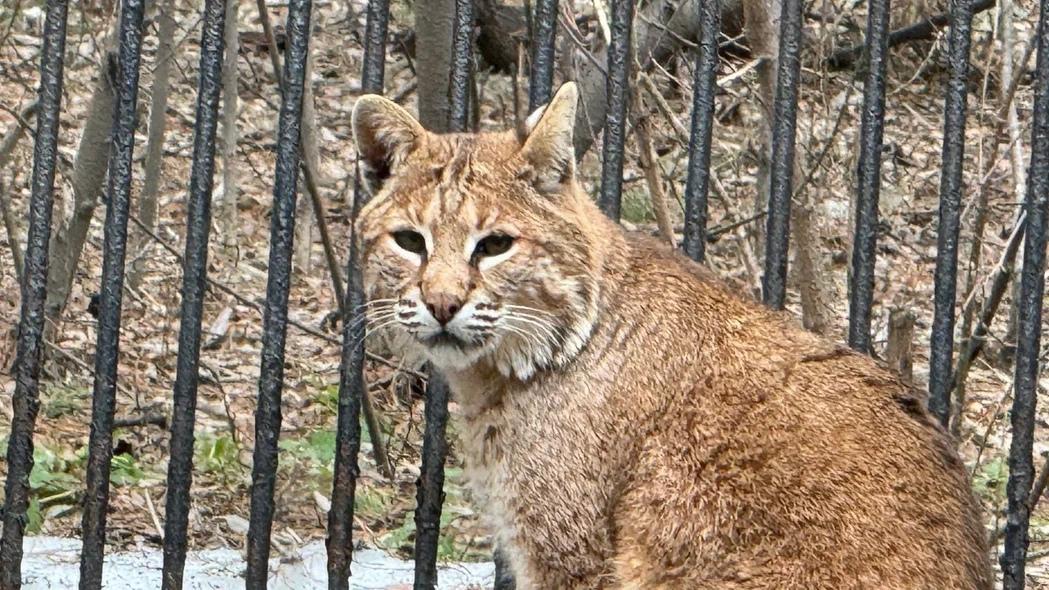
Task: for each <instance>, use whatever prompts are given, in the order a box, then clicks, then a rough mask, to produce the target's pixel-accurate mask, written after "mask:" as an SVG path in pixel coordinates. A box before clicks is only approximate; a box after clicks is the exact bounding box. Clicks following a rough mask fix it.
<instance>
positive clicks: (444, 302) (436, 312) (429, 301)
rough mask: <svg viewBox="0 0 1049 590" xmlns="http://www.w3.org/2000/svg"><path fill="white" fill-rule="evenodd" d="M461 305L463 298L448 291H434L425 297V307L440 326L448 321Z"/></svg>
mask: <svg viewBox="0 0 1049 590" xmlns="http://www.w3.org/2000/svg"><path fill="white" fill-rule="evenodd" d="M462 307H463V300H462V299H461V298H459V297H457V296H455V295H450V294H448V293H435V294H433V295H430V296H429V297H427V298H426V309H428V310H430V314H432V315H433V319H435V320H437V323H438V324H441V325H442V326H443V325H445V324H447V323H448V322H450V321H451V320H452V318H453V317H455V314H456V313H458V312H459V310H460V309H462Z"/></svg>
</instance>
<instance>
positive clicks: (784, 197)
mask: <svg viewBox="0 0 1049 590" xmlns="http://www.w3.org/2000/svg"><path fill="white" fill-rule="evenodd" d="M778 59H779V67H778V69H777V71H776V97H775V99H774V105H773V116H772V166H771V170H770V174H769V214H768V219H767V222H766V225H765V228H766V232H765V235H766V237H765V239H766V241H765V276H764V277H762V281H761V284H762V299H763V301H764V302H765V304H766V305H768V306H769V307H771V308H773V309H783V301H784V298H785V297H786V292H787V254H788V252H789V250H788V249H789V232H790V199H791V193H792V192H793V188H794V187H793V183H794V139H795V138H794V131H795V125H796V123H797V117H798V85H799V78H800V75H801V0H783V7H782V13H781V15H780V31H779V57H778Z"/></svg>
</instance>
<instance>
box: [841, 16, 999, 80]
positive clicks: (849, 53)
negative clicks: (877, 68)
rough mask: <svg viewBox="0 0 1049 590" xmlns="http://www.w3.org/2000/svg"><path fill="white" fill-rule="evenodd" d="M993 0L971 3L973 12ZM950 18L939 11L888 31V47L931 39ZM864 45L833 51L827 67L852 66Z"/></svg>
mask: <svg viewBox="0 0 1049 590" xmlns="http://www.w3.org/2000/svg"><path fill="white" fill-rule="evenodd" d="M995 2H996V0H978V1H977V2H976V3H975V4H973V8H972V10H973V14H974V15H975V14H979V13H981V12H983V11H985V10H988V9H990V8H992V7H993V6H994V5H995ZM950 20H951V15H950V13H947V12H941V13H939V14H934V15H932V16H929V17H926V18H925V19H923V20H921V21H918V22H916V23H914V24H912V25H908V26H906V27H903V28H900V29H896V30H895V31H892V32H891V33H889V47H890V48H892V47H896V46H897V45H902V44H904V43H909V42H911V41H927V40H929V39H933V38H935V37H936V33H937V32H938V31H939V30H940V29H942V28H943V27H945V26H947V23H949V22H950ZM864 47H866V46H865V45H864V44H863V43H860V44H857V45H853V46H852V47H846V48H844V49H839V50H838V51H835V52H834V53H833V54H831V56H830V57H828V58H827V61H826V64H827V67H828V68H830V69H831V70H843V69H845V68H849V67H852V66H853V65H854V64H855V63H856V62H857V61H860V57H862V56H863V49H864Z"/></svg>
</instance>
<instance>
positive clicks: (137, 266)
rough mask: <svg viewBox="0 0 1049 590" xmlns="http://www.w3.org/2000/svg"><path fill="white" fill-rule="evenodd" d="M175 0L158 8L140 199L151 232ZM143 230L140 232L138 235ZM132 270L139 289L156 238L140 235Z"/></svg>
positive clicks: (142, 218) (166, 0) (161, 157)
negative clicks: (144, 257) (145, 261)
mask: <svg viewBox="0 0 1049 590" xmlns="http://www.w3.org/2000/svg"><path fill="white" fill-rule="evenodd" d="M173 10H174V1H173V0H164V2H163V3H162V4H161V5H160V6H159V7H158V9H157V24H158V32H157V43H158V47H157V57H156V65H155V67H154V69H153V98H152V101H151V102H150V106H149V135H148V138H147V140H146V163H145V180H144V181H143V183H142V196H140V197H139V201H138V219H139V221H141V222H142V224H143V225H145V226H146V227H147V228H148V229H149V231H151V232H154V233H155V232H156V229H157V193H158V192H159V189H160V171H161V168H162V164H163V160H164V137H165V136H166V134H167V110H168V90H169V88H170V81H171V62H172V61H173V60H174V59H175V51H174V39H175V18H174V16H173V14H172V11H173ZM140 233H141V232H137V231H136V235H138V234H140ZM136 242H137V243H136V245H135V247H134V249H133V250H132V251H133V252H136V255H135V257H134V259H133V260H132V261H131V269H130V271H129V272H128V277H127V280H128V285H129V286H130V287H131V288H132V289H137V288H138V286H139V283H140V281H141V279H142V271H143V261H142V257H143V254H144V253H145V251H146V250H147V249H148V248H149V247H151V245H152V243H153V242H152V240H150V239H149V237H148V236H146V235H138V238H137V239H136Z"/></svg>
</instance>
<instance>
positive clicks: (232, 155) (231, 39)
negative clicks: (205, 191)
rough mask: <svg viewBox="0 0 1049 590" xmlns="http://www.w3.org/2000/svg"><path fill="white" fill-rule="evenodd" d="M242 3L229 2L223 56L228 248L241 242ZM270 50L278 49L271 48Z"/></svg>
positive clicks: (223, 229) (223, 205)
mask: <svg viewBox="0 0 1049 590" xmlns="http://www.w3.org/2000/svg"><path fill="white" fill-rule="evenodd" d="M238 8H239V2H237V0H228V2H227V3H226V23H225V29H224V31H223V36H224V37H225V40H226V41H225V42H226V53H225V55H224V56H223V59H222V196H221V198H220V199H219V202H218V212H217V213H218V227H219V235H220V236H222V238H221V239H222V245H223V247H225V248H227V249H232V248H235V247H236V245H237V241H238V239H237V227H238V225H239V224H238V223H237V201H238V200H239V196H240V185H239V182H238V180H237V140H238V135H239V133H238V128H237V114H238V112H239V110H240V107H239V106H238V103H239V99H240V76H239V73H238V70H237V63H238V58H239V56H240V52H239V51H238V49H239V43H240V36H239V34H238V31H239V26H238V24H239V20H240V17H239V14H238ZM270 51H276V48H273V47H271V48H270Z"/></svg>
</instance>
